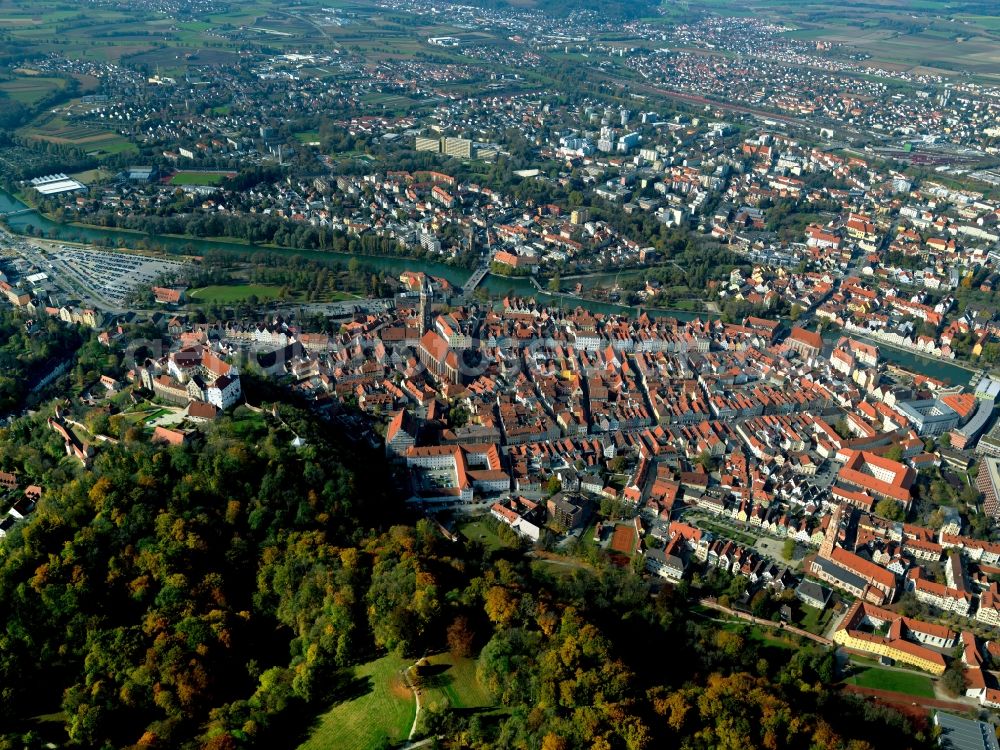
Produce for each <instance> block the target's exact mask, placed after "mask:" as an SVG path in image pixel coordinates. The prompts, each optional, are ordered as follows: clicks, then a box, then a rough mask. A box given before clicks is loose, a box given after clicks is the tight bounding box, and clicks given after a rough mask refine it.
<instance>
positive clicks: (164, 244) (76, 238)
mask: <svg viewBox="0 0 1000 750" xmlns="http://www.w3.org/2000/svg"><path fill="white" fill-rule="evenodd" d="M26 208H28V206H26V205H25V204H24V203H22V202H21V201H19V200H17V199H16V198H15V197H14V196H12V195H10V194H9V193H7V192H5V191H3V190H0V213H8V212H13V211H21V210H24V209H26ZM7 225H8V226H9V227H10V228H11V229H12V230H13V231H15V232H19V233H21V234H28V233H30V232H31V231H32V229H37V230H39V231H41V233H42V234H43V235H44V236H46V237H49V236H52V237H55V238H56V239H59V240H64V241H67V242H97V241H106V240H108V239H111V240H113V241H115V242H116V243H117V242H119V241H121V242H122V243H123V244H124V245H126V246H128V245H135V244H136V243H137V241H138V240H142V241H143V242H145V243H146V245H147V246H148V247H149V248H150V249H160V250H163V251H165V252H169V253H178V254H179V253H193V254H196V255H197V254H200V253H205V252H207V251H209V250H212V251H216V252H221V253H233V254H236V253H245V252H247V251H259V252H267V253H279V254H287V255H298V256H301V257H303V258H309V259H311V260H319V261H324V260H325V261H330V260H335V261H339V262H342V263H345V264H346V263H347V262H348V261H349V260H351V259H352V258H358V259H359V260H361V261H362V262H363V263H364V264H365V265H367V266H370V267H372V268H374V269H375V270H377V271H381V272H387V273H390V274H392V275H394V276H398V275H399V274H400V273H402V272H403V271H423V272H424V273H428V274H430V275H432V276H440V277H443V278H445V279H447V280H448V281H449V282H450V283H451V284H452V285H454V286H456V287H458V286H461V285H462V284H464V283H465V281H466V279H468V277H469V271H468V270H466V269H464V268H456V267H454V266H449V265H446V264H444V263H438V262H435V261H428V260H417V259H414V258H399V257H394V256H380V255H365V256H356V255H352V254H351V253H337V252H333V251H323V250H296V249H293V248H276V247H261V246H255V245H250V244H247V243H242V242H223V241H218V240H206V239H199V238H187V237H170V236H164V235H147V234H142V233H137V232H124V231H121V230H118V229H103V228H100V227H81V226H73V225H72V224H59V223H57V222H54V221H52V220H50V219H48V218H46V217H45V216H42V215H41V214H39V213H38V212H37V211H30V212H28V213H23V214H20V215H18V216H11V217H8V218H7ZM628 273H630V272H628V271H626V272H623V274H622V275H625V274H628ZM615 275H616V274H613V273H612V274H607V277H608V281H611V280H613V278H614V277H615ZM481 286H482V287H483V288H484V289H485V290H486V291H487V292H489V293H490V294H491V295H492V296H496V297H498V296H502V295H505V294H507V293H509V292H513V293H514V294H515V295H517V296H521V297H535V298H536V299H537V298H545V299H547V301H548V302H550V303H554V304H559V305H565V306H571V307H576V306H580V307H584V308H586V309H588V310H590V311H591V312H598V313H605V314H612V313H623V312H625V313H631V314H634V313H635V312H636V309H635V308H631V307H627V306H625V305H615V304H610V303H605V302H595V301H593V300H584V299H580V298H578V297H574V296H570V295H553V294H549V293H548V292H539V291H538V290H537V289H535V288H534V286H533V285H532V284H531V282H530V281H529V280H528V279H524V278H504V277H500V276H494V275H489V276H487V277H486V278H485V279H484V280H483V283H482V285H481ZM647 312H648V313H649V314H650V315H651V316H654V317H661V316H670V317H673V318H677V319H678V320H693V319H694V318H696V317H701V318H703V319H704V318H706V317H716V316H714V315H710V314H706V313H701V314H700V315H699V314H698V313H692V312H686V311H681V310H656V309H649V310H648V311H647ZM836 338H837V336H830V337H829V338H828V340H831V339H832V340H836ZM875 343H877V342H875ZM879 350H880V351H881V352H882V357H883V358H884V359H885V360H886V361H888V362H890V363H892V364H895V365H898V366H899V367H903V368H905V369H907V370H912V371H913V372H919V373H922V374H924V375H929V376H931V377H934V378H938V379H940V380H944V381H947V382H949V383H953V384H955V385H959V384H961V385H967V384H968V383H969V380H970V379H971V378H972V372H971V371H970V370H966V369H964V368H962V367H959V366H958V365H954V364H951V363H950V362H946V361H945V360H941V359H930V358H928V357H922V356H919V355H917V354H914V353H911V352H908V351H905V350H902V349H895V348H892V347H888V346H880V347H879Z"/></svg>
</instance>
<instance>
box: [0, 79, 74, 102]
mask: <svg viewBox="0 0 1000 750" xmlns="http://www.w3.org/2000/svg"><path fill="white" fill-rule="evenodd" d="M64 88H66V81H65V79H62V78H49V77H46V76H25V77H23V78H15V79H13V80H11V81H3V82H0V91H3V92H4V93H5V94H6V95H7V96H8V97H9V98H11V99H13V100H14V101H16V102H20V103H21V104H24V105H27V106H29V107H31V106H33V105H35V104H37V103H38V102H39V101H41V100H42V99H44V98H45V97H46V96H48V95H49V94H51V93H52V92H53V91H58V90H60V89H64Z"/></svg>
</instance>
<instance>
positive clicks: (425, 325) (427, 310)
mask: <svg viewBox="0 0 1000 750" xmlns="http://www.w3.org/2000/svg"><path fill="white" fill-rule="evenodd" d="M433 303H434V291H433V290H432V289H431V282H430V279H428V278H427V276H426V275H424V278H423V281H422V282H421V283H420V308H419V312H420V335H421V336H423V335H424V334H425V333H427V332H428V331H429V330H431V306H432V305H433Z"/></svg>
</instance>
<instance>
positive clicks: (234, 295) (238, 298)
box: [188, 284, 280, 304]
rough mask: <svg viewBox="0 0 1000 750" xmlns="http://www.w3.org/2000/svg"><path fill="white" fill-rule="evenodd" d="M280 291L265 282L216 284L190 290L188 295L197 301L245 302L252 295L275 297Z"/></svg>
mask: <svg viewBox="0 0 1000 750" xmlns="http://www.w3.org/2000/svg"><path fill="white" fill-rule="evenodd" d="M279 291H280V290H279V289H278V287H276V286H266V285H264V284H234V285H228V286H223V285H215V286H203V287H202V288H201V289H194V290H192V291H190V292H188V297H189V298H190V299H191V300H193V301H195V302H206V303H212V302H218V303H223V304H226V303H229V304H231V303H233V302H244V301H246V300H248V299H249V298H250V297H256V298H257V299H258V300H267V299H274V298H275V297H277V296H278V292H279Z"/></svg>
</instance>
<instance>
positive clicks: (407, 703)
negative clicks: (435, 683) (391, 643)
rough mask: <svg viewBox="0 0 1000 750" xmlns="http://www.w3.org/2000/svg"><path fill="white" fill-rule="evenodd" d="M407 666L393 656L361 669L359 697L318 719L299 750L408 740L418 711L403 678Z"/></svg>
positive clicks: (349, 749)
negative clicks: (402, 671) (401, 672)
mask: <svg viewBox="0 0 1000 750" xmlns="http://www.w3.org/2000/svg"><path fill="white" fill-rule="evenodd" d="M407 666H409V665H408V664H407V662H406V660H404V659H402V658H400V657H398V656H395V655H393V654H390V655H388V656H383V657H382V658H381V659H376V660H375V661H370V662H368V663H367V664H364V665H362V666H360V667H358V668H357V669H356V670H355V672H354V674H355V678H356V679H357V680H358V693H359V695H357V697H354V698H351V699H350V700H346V701H343V702H341V703H338V704H336V705H335V706H333V707H332V708H331V709H330V710H329V711H327V712H326V713H325V714H322V715H321V716H320V717H318V719H317V720H316V723H315V725H314V726H313V728H312V732H311V734H310V736H309V739H307V740H306V741H305V742H303V743H302V744H301V745H299V750H373V749H374V748H380V747H383V746H384V744H385V742H386V741H387V740H388V741H389V742H399V741H401V740H404V739H406V737H407V736H408V735H409V733H410V727H411V726H412V725H413V718H414V716H416V711H417V706H416V701H415V700H414V698H413V693H412V692H411V691H410V689H409V688H408V687H406V684H405V683H404V682H403V679H402V676H401V675H400V671H401V670H403V669H405V668H406V667H407Z"/></svg>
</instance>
